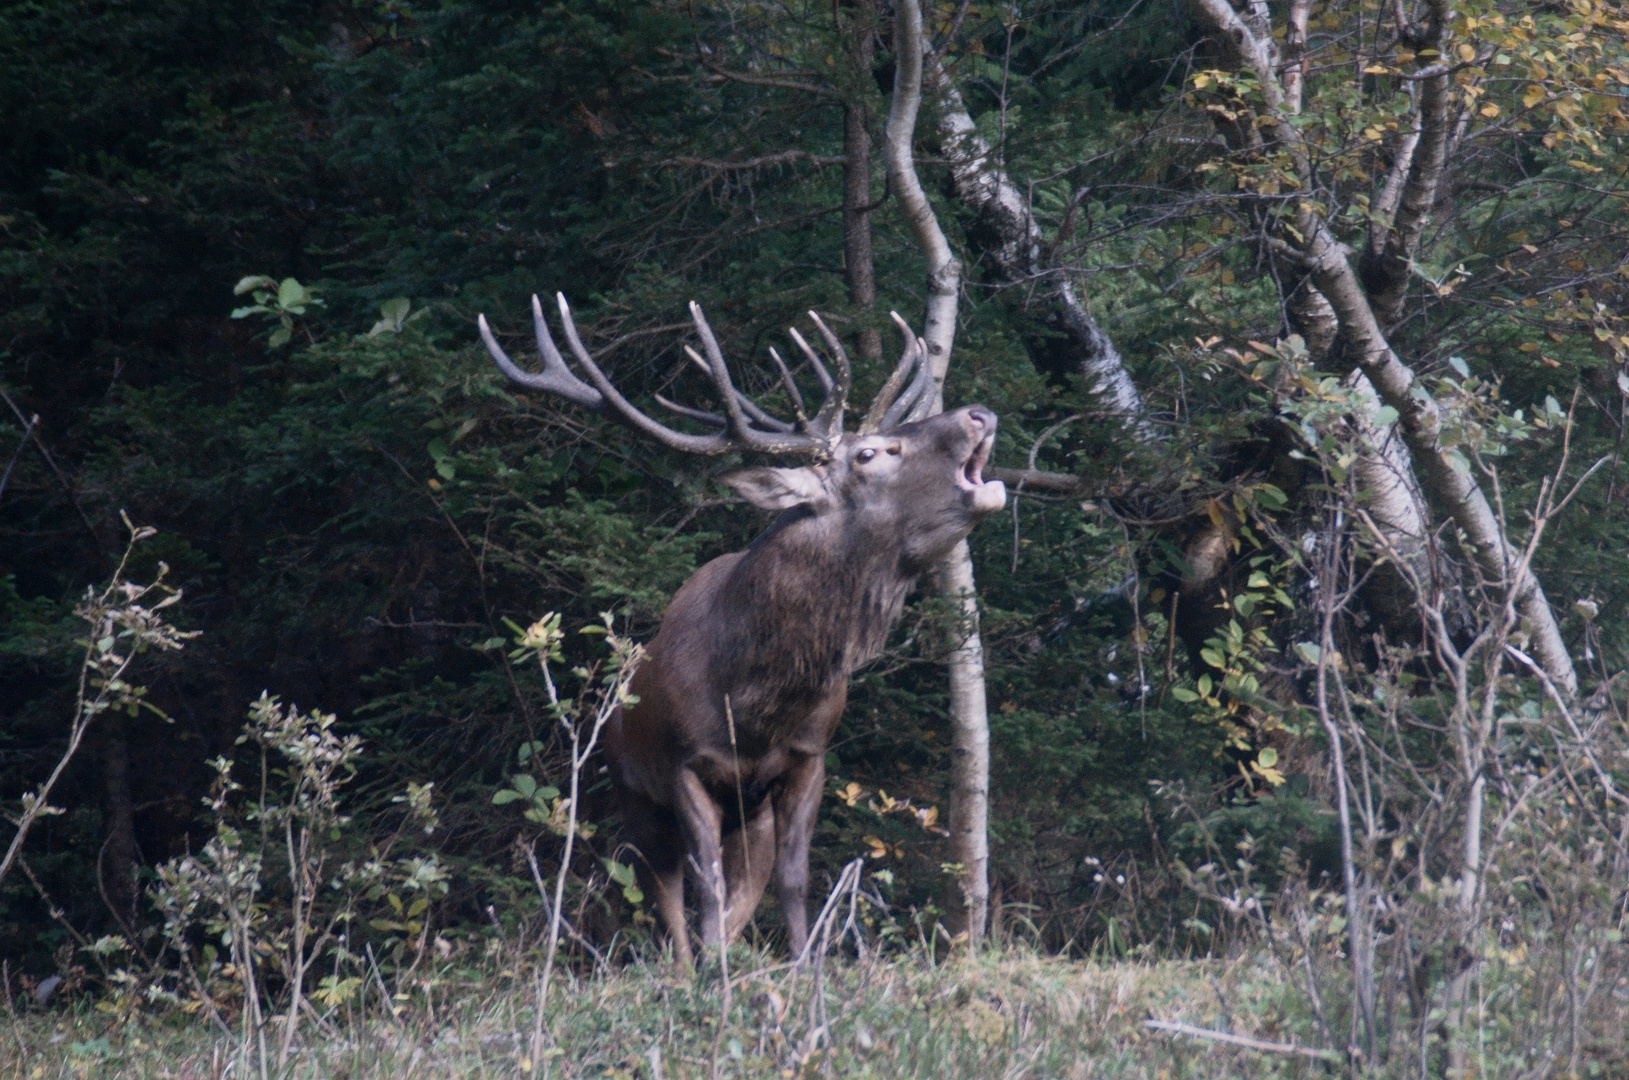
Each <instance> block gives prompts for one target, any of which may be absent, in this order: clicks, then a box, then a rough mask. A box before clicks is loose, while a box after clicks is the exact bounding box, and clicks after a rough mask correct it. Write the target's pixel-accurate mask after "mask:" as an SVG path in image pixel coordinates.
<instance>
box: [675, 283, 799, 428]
mask: <svg viewBox="0 0 1629 1080" xmlns="http://www.w3.org/2000/svg"><path fill="white" fill-rule="evenodd" d="M690 318H691V319H692V320H693V321H694V322H695V324H696V333H697V334H699V335H700V336H701V347H702V349H703V350H704V351H705V352H706V354H707V361H708V366H709V367H710V368H711V369H712V375H713V383H714V385H715V386H717V387H718V395H719V397H721V398H723V400H724V412H725V414H726V415H727V416H728V417H729V418H730V427H729V430H730V432H731V433H732V437H733V438H734V439H735V440H737V441H738V442H739V443H741V444H742V445H743V446H745V447H750V448H751V449H753V450H758V451H761V452H763V453H766V454H794V453H795V454H807V453H811V452H812V453H817V454H818V453H820V452H821V451H822V450H823V448H824V446H825V441H824V440H818V439H815V438H813V437H812V436H810V435H806V434H804V433H802V432H795V431H793V430H792V427H791V425H790V424H787V423H785V422H784V421H780V420H775V419H774V418H773V417H770V416H768V414H767V413H764V412H763V411H762V410H761V409H759V408H758V407H757V405H755V404H751V402H750V399H748V398H747V397H746V396H745V395H744V394H740V393H738V392H737V391H736V389H735V384H734V383H732V382H731V381H730V370H729V367H728V366H727V365H726V364H725V363H724V351H723V350H722V349H720V348H719V347H718V339H717V338H716V337H714V336H713V328H712V327H711V326H709V325H708V324H707V316H706V315H704V314H703V313H702V310H701V305H700V304H698V303H696V302H695V301H694V300H692V301H690ZM748 405H751V409H752V411H753V412H755V413H757V414H759V415H762V416H764V417H765V418H766V419H767V420H770V421H772V422H773V423H774V424H776V425H778V426H779V427H780V428H782V429H784V430H778V431H760V430H755V429H754V428H753V427H752V426H751V425H750V424H748V423H747V416H746V406H748Z"/></svg>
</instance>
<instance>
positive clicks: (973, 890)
mask: <svg viewBox="0 0 1629 1080" xmlns="http://www.w3.org/2000/svg"><path fill="white" fill-rule="evenodd" d="M895 16H896V23H895V30H894V43H895V53H896V55H897V56H898V60H897V66H896V67H895V72H894V95H893V102H892V105H891V107H890V109H889V113H888V131H887V154H888V175H889V178H890V180H891V181H892V182H893V185H894V190H895V192H896V195H897V198H898V200H899V205H900V209H901V210H902V211H903V213H904V214H905V220H906V221H907V222H908V223H909V225H910V227H911V231H912V232H913V233H914V234H915V235H916V240H917V245H918V246H919V247H920V248H921V249H922V255H923V259H924V261H925V262H926V263H927V269H928V310H927V317H926V320H925V325H924V327H923V333H922V338H923V341H924V343H925V344H926V346H927V350H928V357H929V360H930V361H931V363H932V366H933V381H934V387H935V389H934V404H933V411H934V412H940V411H943V409H944V381H945V372H946V371H947V370H948V369H949V366H950V353H951V348H952V347H953V346H954V344H955V341H956V307H957V302H958V300H959V299H960V293H961V273H962V267H961V262H960V261H959V260H957V258H956V255H955V253H954V252H953V251H951V249H950V243H949V242H948V241H947V240H946V239H945V234H944V232H943V230H941V229H940V228H939V219H938V216H937V215H935V214H934V212H933V206H932V204H931V203H929V202H928V197H927V193H926V192H924V191H923V190H922V183H921V181H920V180H919V179H918V178H917V175H916V162H915V159H914V157H913V147H912V143H913V136H914V135H915V132H916V117H917V113H918V111H919V110H920V108H921V104H922V57H923V53H924V52H925V51H926V45H927V42H926V41H925V40H924V38H923V36H922V9H921V7H920V6H919V4H918V0H899V3H897V4H896V5H895ZM940 587H941V589H942V590H943V592H944V594H945V597H946V598H947V599H948V600H950V602H951V603H952V604H953V605H954V606H955V609H956V612H957V614H958V615H959V617H960V630H959V631H958V632H960V633H965V635H966V636H965V637H964V638H963V639H962V642H961V644H960V645H959V646H958V647H957V648H956V650H955V651H954V652H952V653H951V656H950V665H949V667H950V671H949V674H950V729H951V744H952V747H953V757H952V767H951V768H952V775H951V795H950V843H951V852H952V854H953V855H954V857H955V861H957V862H958V863H960V864H961V866H962V871H961V889H962V896H963V899H964V901H965V903H966V905H967V923H966V930H967V938H968V943H969V944H974V943H977V942H978V941H980V940H981V939H982V938H983V937H984V932H985V927H986V925H987V922H988V919H989V904H990V868H989V863H990V850H989V828H988V824H989V786H990V784H989V774H990V724H989V713H988V711H987V705H986V701H985V693H984V642H983V639H982V638H981V637H980V635H979V610H978V599H977V597H976V596H975V594H974V592H973V559H972V554H971V552H970V551H969V549H968V546H967V541H965V540H964V541H962V542H961V543H960V544H957V545H956V548H955V550H954V551H952V552H951V553H950V555H949V556H947V557H946V559H945V561H944V563H943V564H942V566H941V569H940Z"/></svg>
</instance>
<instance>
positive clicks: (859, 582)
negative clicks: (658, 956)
mask: <svg viewBox="0 0 1629 1080" xmlns="http://www.w3.org/2000/svg"><path fill="white" fill-rule="evenodd" d="M995 427H996V418H995V416H994V415H993V414H991V413H990V412H989V411H988V410H987V409H984V408H982V407H981V406H969V407H968V408H964V409H958V410H957V411H956V412H953V413H946V414H944V415H941V416H937V417H932V418H930V419H928V420H923V421H920V422H918V423H914V424H907V425H904V426H902V427H898V428H893V429H889V430H886V431H883V432H879V433H877V434H872V435H843V436H842V437H841V438H840V439H839V440H838V441H837V442H836V444H835V445H834V453H833V457H832V460H831V461H830V462H828V463H826V464H823V465H818V466H812V467H810V468H807V469H795V470H794V469H752V470H742V471H740V472H738V473H733V474H730V475H728V476H726V477H724V478H723V479H724V481H725V482H726V483H729V484H730V485H731V486H733V487H735V488H736V490H738V491H740V492H742V494H744V495H746V496H747V498H748V499H749V500H750V501H752V502H754V503H755V504H756V505H759V506H763V507H766V508H773V509H782V510H783V511H784V512H783V513H782V514H781V516H780V517H779V518H778V519H777V520H776V521H775V523H774V524H773V525H771V526H770V527H769V529H768V530H767V531H765V532H764V534H763V535H761V536H760V537H758V539H757V540H755V541H754V542H753V543H752V544H751V545H750V546H749V547H748V548H747V549H746V550H745V551H740V552H735V553H733V554H730V555H723V556H720V557H719V558H717V559H714V560H713V561H712V562H710V563H708V564H707V565H705V566H703V567H702V568H701V569H700V570H698V571H697V572H696V573H695V575H694V576H693V577H691V579H690V580H689V581H688V582H686V583H685V584H684V586H683V587H682V588H680V589H679V591H678V593H677V594H675V596H674V597H673V602H672V604H670V605H669V607H668V610H667V614H666V615H665V616H664V618H663V620H662V627H661V629H660V631H658V633H657V635H656V637H655V639H654V640H653V641H652V642H651V643H650V646H649V650H648V651H649V659H648V660H647V661H646V663H645V664H644V666H643V667H641V669H640V670H639V672H638V673H637V674H636V675H635V677H634V680H633V692H634V693H635V694H636V695H638V698H639V701H638V703H637V704H635V705H632V706H630V707H629V708H628V709H627V710H625V711H624V712H622V713H619V714H618V715H616V716H614V717H613V718H612V721H611V724H610V726H609V728H608V729H607V733H606V753H607V756H608V758H609V761H610V765H611V775H612V778H613V780H614V781H615V783H616V786H617V789H618V792H619V794H620V796H621V803H622V812H623V818H624V822H625V824H626V826H627V831H628V836H629V840H630V841H631V842H632V843H633V844H634V846H635V847H636V848H638V850H639V852H640V854H641V856H642V859H641V862H642V865H641V873H642V876H643V877H644V879H645V881H646V883H647V885H648V886H649V888H650V891H651V892H652V893H653V895H654V897H655V900H656V905H657V907H658V909H659V910H660V912H661V914H662V917H663V920H664V922H666V924H667V927H668V931H669V933H670V934H671V935H672V938H673V943H674V950H675V953H676V954H677V955H678V956H679V958H680V959H681V961H682V962H684V963H686V964H688V963H689V962H690V943H689V937H688V931H687V928H686V923H685V916H684V880H685V875H686V869H687V867H688V870H689V873H690V876H691V878H692V879H693V880H694V882H695V883H696V885H697V886H698V893H699V905H698V906H699V908H700V911H701V936H702V940H703V941H704V942H705V943H706V944H708V945H713V944H717V943H719V942H720V941H727V940H730V939H732V938H733V937H734V936H735V935H736V934H738V933H739V932H740V930H741V928H742V927H743V926H745V924H746V922H747V920H748V919H749V918H751V916H752V913H753V911H754V909H755V908H756V907H757V904H758V900H759V899H760V897H761V896H762V895H763V892H764V890H765V888H766V887H767V886H768V883H769V880H770V878H771V876H773V877H774V878H775V881H776V891H777V892H778V893H779V894H780V900H781V904H782V907H783V908H784V910H785V913H786V924H787V930H788V935H789V937H790V944H791V946H792V949H793V951H794V952H801V950H802V948H803V945H804V942H805V940H806V937H807V922H808V914H807V892H808V856H809V841H810V839H811V838H812V835H813V831H814V825H815V817H816V812H817V811H818V808H819V804H820V797H821V793H822V790H823V788H824V786H825V761H824V759H825V753H826V746H827V744H828V743H829V741H830V740H831V736H832V732H833V731H834V730H835V729H836V726H837V723H838V720H839V719H840V718H841V717H842V713H843V706H844V704H845V703H846V701H847V698H848V679H849V676H850V675H851V674H852V673H853V672H854V670H855V669H856V668H858V667H859V666H860V665H862V664H865V663H866V662H868V661H870V660H871V659H873V658H874V657H876V656H877V654H878V653H879V652H880V651H881V649H882V647H883V644H884V642H885V641H886V639H887V636H888V632H889V629H890V628H891V627H892V626H893V624H894V621H895V620H896V619H897V618H898V617H899V612H900V609H901V607H902V606H903V604H904V601H905V596H906V594H907V592H909V590H910V588H911V587H912V585H913V584H914V583H915V580H916V578H917V576H918V575H919V574H921V573H922V571H924V570H925V569H927V568H928V567H929V566H930V565H932V564H933V563H934V562H935V561H937V560H938V559H939V558H941V557H943V556H944V555H945V554H946V553H947V552H948V551H949V550H950V549H951V548H952V547H953V546H954V545H955V544H956V543H957V542H958V541H959V540H961V539H962V538H963V537H965V536H966V535H967V534H968V532H969V531H971V529H972V527H973V525H974V523H975V522H976V521H977V520H978V519H979V518H980V517H982V516H983V515H984V514H987V513H990V512H991V511H992V510H994V509H999V507H1000V505H1001V502H1002V501H1003V500H1004V499H1005V492H1004V489H1001V488H1000V485H999V484H995V483H990V484H979V483H977V480H978V477H977V472H978V470H979V469H980V468H982V465H983V461H984V459H985V458H986V457H987V455H988V452H989V448H990V445H991V443H992V442H993V439H994V435H995ZM969 472H971V473H972V474H973V475H972V477H971V478H969V476H968V474H969Z"/></svg>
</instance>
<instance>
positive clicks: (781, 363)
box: [769, 345, 809, 427]
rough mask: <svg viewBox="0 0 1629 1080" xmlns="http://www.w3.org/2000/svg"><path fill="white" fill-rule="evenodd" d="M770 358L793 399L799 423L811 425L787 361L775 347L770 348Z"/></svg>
mask: <svg viewBox="0 0 1629 1080" xmlns="http://www.w3.org/2000/svg"><path fill="white" fill-rule="evenodd" d="M769 358H770V359H771V360H773V361H775V370H777V371H779V372H780V373H781V385H782V386H784V387H786V396H787V397H789V398H791V399H792V410H793V411H794V412H796V413H797V417H798V423H799V424H802V425H803V426H804V427H807V426H808V425H809V418H808V416H806V415H805V414H804V411H803V395H802V394H800V393H798V384H797V383H796V382H794V381H793V379H792V373H791V372H790V371H788V370H787V367H786V361H785V360H782V359H781V354H780V353H778V352H776V351H775V346H773V345H771V346H770V347H769Z"/></svg>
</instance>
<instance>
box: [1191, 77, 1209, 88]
mask: <svg viewBox="0 0 1629 1080" xmlns="http://www.w3.org/2000/svg"><path fill="white" fill-rule="evenodd" d="M1209 85H1210V76H1209V75H1195V76H1194V77H1193V88H1194V89H1195V90H1203V89H1204V88H1205V87H1207V86H1209Z"/></svg>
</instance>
